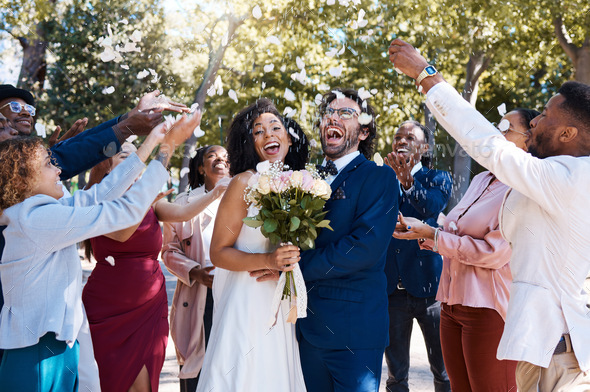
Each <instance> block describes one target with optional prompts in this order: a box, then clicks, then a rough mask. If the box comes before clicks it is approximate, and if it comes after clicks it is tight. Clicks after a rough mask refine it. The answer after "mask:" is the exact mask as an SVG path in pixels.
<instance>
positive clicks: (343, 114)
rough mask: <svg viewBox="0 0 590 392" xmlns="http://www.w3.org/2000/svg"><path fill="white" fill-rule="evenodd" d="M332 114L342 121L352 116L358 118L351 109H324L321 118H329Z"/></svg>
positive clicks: (355, 112) (356, 113)
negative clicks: (335, 114)
mask: <svg viewBox="0 0 590 392" xmlns="http://www.w3.org/2000/svg"><path fill="white" fill-rule="evenodd" d="M334 113H337V114H338V117H340V119H342V120H350V119H351V118H353V117H354V116H358V115H359V114H358V112H357V111H356V110H354V109H352V108H339V109H332V108H326V110H324V113H323V114H322V117H323V118H328V117H331V116H332V115H333V114H334Z"/></svg>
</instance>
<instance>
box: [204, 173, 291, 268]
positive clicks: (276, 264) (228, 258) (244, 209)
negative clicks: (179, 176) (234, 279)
mask: <svg viewBox="0 0 590 392" xmlns="http://www.w3.org/2000/svg"><path fill="white" fill-rule="evenodd" d="M251 176H252V174H251V173H248V172H244V173H241V174H238V175H237V176H235V177H234V178H233V179H232V180H231V182H230V184H229V186H228V187H227V191H226V192H225V195H224V196H223V199H221V203H220V204H219V209H218V210H217V217H216V219H215V227H214V228H213V238H212V240H211V249H210V255H211V262H212V263H213V264H214V265H215V266H216V267H220V268H224V269H227V270H230V271H255V270H262V269H265V268H268V269H271V270H280V271H290V270H292V269H293V268H295V265H294V264H295V263H297V262H299V248H297V247H296V246H293V245H287V246H281V247H279V248H278V249H277V250H275V251H274V252H272V253H251V252H243V251H241V250H238V249H235V248H234V247H233V246H234V244H235V243H236V240H237V239H238V235H239V234H240V231H241V230H242V225H243V222H242V219H244V218H245V217H246V215H247V213H248V206H247V205H246V202H245V201H244V190H245V189H246V187H247V186H248V179H249V178H250V177H251ZM286 265H291V266H290V267H286Z"/></svg>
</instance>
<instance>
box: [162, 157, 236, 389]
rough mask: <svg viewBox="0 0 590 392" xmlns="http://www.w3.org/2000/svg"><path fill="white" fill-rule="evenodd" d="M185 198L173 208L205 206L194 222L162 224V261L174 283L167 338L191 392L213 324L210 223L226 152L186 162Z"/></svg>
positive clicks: (223, 184) (223, 181) (225, 174)
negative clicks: (200, 203)
mask: <svg viewBox="0 0 590 392" xmlns="http://www.w3.org/2000/svg"><path fill="white" fill-rule="evenodd" d="M189 169H190V171H189V173H188V179H189V186H190V188H191V190H190V191H189V192H188V193H181V194H180V195H178V197H177V198H176V201H175V203H176V204H179V205H185V204H187V203H189V202H191V201H194V200H197V199H199V200H201V201H202V202H203V210H202V212H200V213H198V214H197V215H195V217H194V218H192V219H190V220H188V221H185V222H177V223H165V224H164V247H163V248H162V260H163V261H164V264H166V268H168V270H169V271H170V272H172V273H173V274H174V275H175V276H176V277H177V278H178V281H177V282H176V290H175V291H174V299H173V300H172V308H171V309H170V336H172V340H174V345H175V346H176V359H177V360H178V363H179V365H180V372H179V374H178V377H179V378H180V391H181V392H189V391H190V392H194V391H195V390H196V389H197V383H198V380H199V373H200V371H201V367H202V365H203V359H204V357H205V350H206V347H207V344H208V343H209V336H210V334H211V324H212V322H213V293H212V290H211V287H212V285H213V273H214V268H215V266H213V263H211V257H210V256H209V249H210V247H211V236H212V234H213V223H214V222H215V216H216V214H217V209H218V207H219V201H220V197H221V196H222V195H223V193H224V192H225V189H226V188H227V184H228V183H229V163H228V158H227V151H226V150H225V148H223V147H221V146H204V147H201V148H199V149H198V150H197V154H196V155H195V156H194V157H193V158H192V159H191V160H190V162H189Z"/></svg>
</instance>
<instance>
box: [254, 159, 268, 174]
mask: <svg viewBox="0 0 590 392" xmlns="http://www.w3.org/2000/svg"><path fill="white" fill-rule="evenodd" d="M269 169H270V161H262V162H258V164H257V165H256V171H257V172H258V173H264V172H267V171H268V170H269Z"/></svg>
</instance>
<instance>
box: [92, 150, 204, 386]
mask: <svg viewBox="0 0 590 392" xmlns="http://www.w3.org/2000/svg"><path fill="white" fill-rule="evenodd" d="M134 149H135V147H134V146H133V145H132V144H129V143H126V144H124V145H123V146H122V151H121V152H120V153H119V154H117V155H116V156H115V157H113V158H112V162H111V164H110V168H111V169H112V168H113V167H114V166H116V165H117V164H118V163H119V162H120V161H121V160H123V159H125V158H126V157H127V156H128V155H129V154H130V153H131V152H132V151H133V150H134ZM93 170H94V169H93ZM97 171H98V172H100V170H97ZM97 171H95V174H96V172H97ZM101 176H102V175H100V174H99V177H101ZM91 181H92V179H91ZM201 204H204V203H199V202H198V201H196V202H193V203H189V204H187V205H184V206H182V207H181V206H179V205H176V204H171V203H168V202H167V201H165V200H163V199H162V200H158V201H156V202H155V203H154V204H153V206H152V208H151V209H150V210H149V211H148V212H147V214H146V216H145V217H144V219H143V221H142V222H141V223H140V224H139V226H134V227H130V228H128V229H125V230H122V231H119V232H116V233H111V234H107V235H105V236H100V237H96V238H92V239H91V240H90V243H91V249H92V250H93V253H94V257H95V259H96V261H97V263H96V267H95V268H94V270H93V271H92V274H91V275H90V277H89V278H88V283H86V286H85V287H84V290H83V293H82V300H83V302H84V306H85V308H86V313H87V315H88V321H89V323H90V332H91V335H92V342H93V346H94V355H95V358H96V362H97V364H98V369H99V374H100V384H101V389H102V391H103V392H108V391H149V390H151V391H157V390H158V384H159V378H160V372H161V370H162V366H163V364H164V358H165V353H166V344H167V342H168V301H167V296H166V279H165V277H164V274H163V273H162V270H161V268H160V264H159V262H158V259H157V258H158V254H159V253H160V250H161V249H162V231H161V229H160V224H159V222H158V220H162V221H178V220H180V221H182V220H188V219H190V218H192V216H194V215H196V214H197V213H199V212H201V210H202V209H204V208H205V207H206V205H201ZM87 249H89V248H88V247H87Z"/></svg>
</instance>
